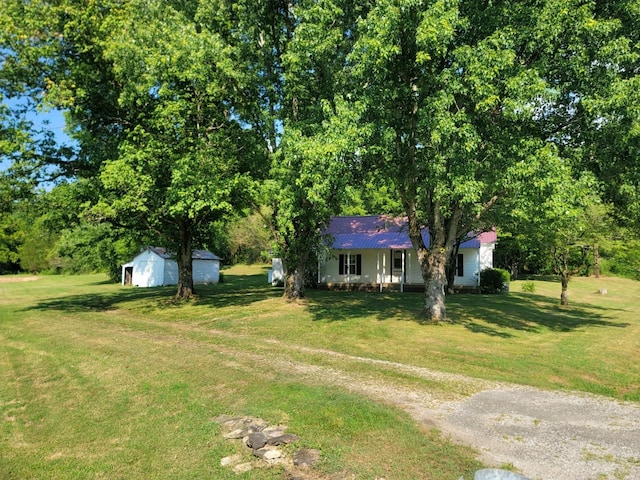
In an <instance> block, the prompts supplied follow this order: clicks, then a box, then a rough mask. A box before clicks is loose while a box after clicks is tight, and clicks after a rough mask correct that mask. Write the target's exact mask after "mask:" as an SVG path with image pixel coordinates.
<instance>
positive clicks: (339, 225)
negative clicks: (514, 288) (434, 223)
mask: <svg viewBox="0 0 640 480" xmlns="http://www.w3.org/2000/svg"><path fill="white" fill-rule="evenodd" d="M325 233H327V234H329V235H331V236H332V237H333V244H332V248H333V249H335V250H366V249H380V248H384V249H397V250H400V249H406V248H413V245H412V244H411V239H410V238H409V231H408V225H407V220H406V218H399V217H391V216H388V215H371V216H362V217H360V216H359V217H333V218H332V219H331V221H330V223H329V227H328V228H327V230H326V231H325ZM422 238H423V240H424V243H425V245H426V246H427V247H428V246H429V244H430V237H429V230H428V229H427V228H425V229H424V230H423V231H422ZM467 238H468V240H466V241H464V242H462V244H461V245H460V248H479V247H480V244H481V243H495V242H496V240H497V237H496V232H495V230H493V231H490V232H481V233H473V232H470V233H469V234H468V235H467Z"/></svg>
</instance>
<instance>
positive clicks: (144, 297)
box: [25, 275, 282, 313]
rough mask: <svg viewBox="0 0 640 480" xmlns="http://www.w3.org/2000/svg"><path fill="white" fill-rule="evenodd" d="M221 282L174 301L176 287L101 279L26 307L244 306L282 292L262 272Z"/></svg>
mask: <svg viewBox="0 0 640 480" xmlns="http://www.w3.org/2000/svg"><path fill="white" fill-rule="evenodd" d="M224 279H225V280H224V282H223V283H218V284H215V285H196V287H195V290H196V296H195V298H193V299H190V300H175V293H176V287H175V286H168V287H149V288H140V287H132V286H126V287H118V286H115V285H113V284H111V287H112V288H110V289H109V290H108V291H102V290H100V287H102V286H104V285H105V283H103V282H96V283H94V284H91V285H89V286H94V287H96V291H95V292H91V293H85V294H81V295H68V296H62V297H56V298H49V299H43V300H40V301H39V302H37V303H36V304H34V305H32V306H30V307H27V308H26V309H25V310H58V311H63V312H69V313H74V312H107V311H110V310H116V309H119V308H126V307H127V306H130V307H131V308H132V309H134V310H136V309H141V310H153V309H156V308H180V307H181V306H183V305H184V304H185V303H187V302H189V303H191V304H193V305H204V306H208V307H211V308H219V307H229V306H238V307H242V306H247V305H250V304H252V303H255V302H259V301H262V300H266V299H268V298H273V297H277V296H280V295H282V291H281V290H280V291H279V290H277V289H274V288H272V287H271V286H269V285H268V284H266V281H265V279H266V276H265V275H225V277H224Z"/></svg>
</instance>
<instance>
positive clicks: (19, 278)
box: [0, 275, 38, 283]
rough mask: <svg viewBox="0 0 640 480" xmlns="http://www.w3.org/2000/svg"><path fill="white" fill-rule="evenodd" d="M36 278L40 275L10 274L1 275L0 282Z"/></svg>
mask: <svg viewBox="0 0 640 480" xmlns="http://www.w3.org/2000/svg"><path fill="white" fill-rule="evenodd" d="M34 280H38V277H36V276H30V277H24V276H20V275H9V276H6V277H5V276H2V275H0V283H14V282H33V281H34Z"/></svg>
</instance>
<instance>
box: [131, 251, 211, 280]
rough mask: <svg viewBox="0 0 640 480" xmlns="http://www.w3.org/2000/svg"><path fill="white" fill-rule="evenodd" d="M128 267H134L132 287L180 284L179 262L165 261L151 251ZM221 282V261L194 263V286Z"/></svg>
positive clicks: (143, 253) (139, 256)
mask: <svg viewBox="0 0 640 480" xmlns="http://www.w3.org/2000/svg"><path fill="white" fill-rule="evenodd" d="M127 265H128V266H131V267H132V274H131V285H136V286H138V287H160V286H163V285H177V284H178V264H177V262H176V261H175V260H171V259H164V258H162V257H160V256H159V255H157V254H156V253H155V252H152V251H150V250H146V251H144V252H142V253H141V254H140V255H138V256H137V257H135V258H134V259H133V260H132V261H131V262H130V263H129V264H127ZM123 272H124V268H123ZM219 280H220V261H219V260H194V261H193V283H194V284H208V283H217V282H218V281H219Z"/></svg>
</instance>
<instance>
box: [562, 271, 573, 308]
mask: <svg viewBox="0 0 640 480" xmlns="http://www.w3.org/2000/svg"><path fill="white" fill-rule="evenodd" d="M569 278H571V277H570V276H569V275H568V274H567V273H566V272H563V273H562V274H561V275H560V281H561V282H562V291H561V293H560V305H569V297H568V296H567V291H568V290H569Z"/></svg>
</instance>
